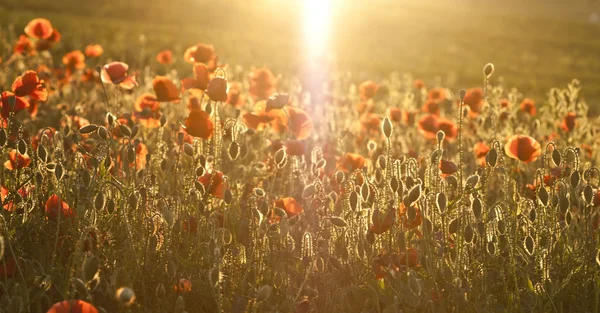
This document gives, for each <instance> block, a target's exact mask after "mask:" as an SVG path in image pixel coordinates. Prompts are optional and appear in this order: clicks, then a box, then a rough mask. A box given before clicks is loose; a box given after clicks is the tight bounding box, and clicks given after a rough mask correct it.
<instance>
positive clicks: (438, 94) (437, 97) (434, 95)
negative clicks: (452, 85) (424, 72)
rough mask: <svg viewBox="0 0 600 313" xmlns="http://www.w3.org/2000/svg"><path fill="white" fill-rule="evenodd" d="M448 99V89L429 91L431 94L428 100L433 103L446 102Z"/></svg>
mask: <svg viewBox="0 0 600 313" xmlns="http://www.w3.org/2000/svg"><path fill="white" fill-rule="evenodd" d="M447 97H448V95H447V92H446V89H443V88H433V89H431V90H429V93H428V94H427V100H433V101H444V100H446V99H447Z"/></svg>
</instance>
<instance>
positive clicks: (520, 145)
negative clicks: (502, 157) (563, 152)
mask: <svg viewBox="0 0 600 313" xmlns="http://www.w3.org/2000/svg"><path fill="white" fill-rule="evenodd" d="M504 152H506V154H507V155H508V156H509V157H510V158H513V159H515V160H520V161H523V162H525V163H530V162H533V161H535V160H536V159H537V157H538V156H539V155H540V154H542V149H541V147H540V144H539V143H538V142H537V141H536V140H535V139H533V138H532V137H529V136H524V135H514V136H512V137H510V138H509V139H508V141H507V142H506V145H505V146H504Z"/></svg>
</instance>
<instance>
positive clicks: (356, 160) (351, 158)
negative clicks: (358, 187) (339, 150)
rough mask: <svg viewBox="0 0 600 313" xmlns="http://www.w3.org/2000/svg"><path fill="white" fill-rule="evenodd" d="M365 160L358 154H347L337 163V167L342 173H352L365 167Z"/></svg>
mask: <svg viewBox="0 0 600 313" xmlns="http://www.w3.org/2000/svg"><path fill="white" fill-rule="evenodd" d="M365 162H366V160H365V158H364V157H363V156H362V155H360V154H355V153H350V152H347V153H346V154H344V156H343V157H341V158H340V159H339V160H338V162H337V167H338V168H339V169H340V170H342V171H344V172H353V171H354V170H359V169H362V168H363V167H364V166H365Z"/></svg>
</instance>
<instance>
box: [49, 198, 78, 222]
mask: <svg viewBox="0 0 600 313" xmlns="http://www.w3.org/2000/svg"><path fill="white" fill-rule="evenodd" d="M45 209H46V214H47V215H48V219H49V220H51V221H56V220H57V219H58V214H59V213H60V214H61V215H62V217H61V219H63V220H64V219H71V218H73V217H75V211H73V210H72V209H71V208H70V207H69V205H68V204H67V203H66V202H65V201H63V200H62V199H59V197H58V196H57V195H56V194H53V195H51V196H50V197H49V198H48V200H47V201H46V205H45Z"/></svg>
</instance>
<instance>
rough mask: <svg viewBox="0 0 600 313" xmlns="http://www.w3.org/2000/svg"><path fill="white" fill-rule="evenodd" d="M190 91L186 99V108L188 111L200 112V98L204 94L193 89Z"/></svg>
mask: <svg viewBox="0 0 600 313" xmlns="http://www.w3.org/2000/svg"><path fill="white" fill-rule="evenodd" d="M190 91H191V92H190V95H189V96H188V97H187V102H186V107H187V108H188V110H190V111H202V98H203V96H204V94H203V93H201V92H198V91H197V90H195V89H192V90H190Z"/></svg>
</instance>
